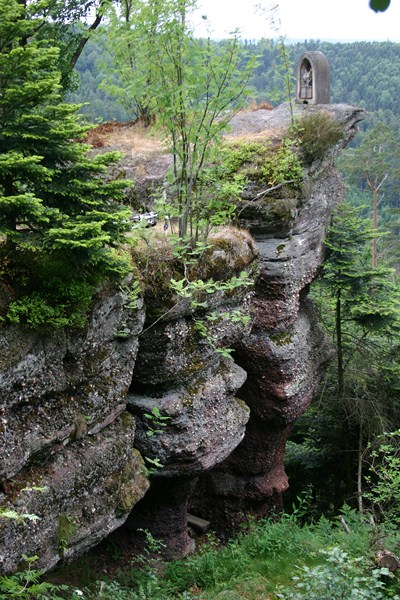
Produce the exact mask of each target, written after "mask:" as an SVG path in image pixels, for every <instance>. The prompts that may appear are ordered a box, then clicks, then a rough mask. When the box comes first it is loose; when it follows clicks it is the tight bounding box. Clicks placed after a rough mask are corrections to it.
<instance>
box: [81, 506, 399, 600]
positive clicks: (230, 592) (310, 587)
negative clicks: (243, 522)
mask: <svg viewBox="0 0 400 600" xmlns="http://www.w3.org/2000/svg"><path fill="white" fill-rule="evenodd" d="M300 512H302V508H301V507H300ZM344 516H345V518H346V522H347V523H348V524H349V526H350V528H351V533H350V534H347V533H346V532H345V531H344V530H343V528H342V527H341V525H339V523H338V522H332V521H328V520H327V519H324V518H321V519H320V520H319V521H318V522H316V523H314V524H303V525H301V523H300V519H299V517H298V516H296V515H283V516H282V517H281V518H280V519H279V520H277V519H275V520H274V519H267V520H263V521H259V522H257V523H256V522H250V523H249V524H248V525H247V526H246V529H245V530H244V532H243V533H242V534H241V535H239V536H238V537H237V538H235V539H232V540H231V541H230V542H229V543H228V544H226V545H225V546H221V545H220V544H219V543H218V540H216V539H215V537H214V536H212V534H210V535H209V538H208V540H207V541H206V542H205V543H203V544H201V546H200V548H199V549H198V551H197V552H196V553H195V554H194V555H193V556H189V557H186V558H185V559H182V560H178V561H174V562H170V563H167V564H165V563H163V564H162V567H161V569H160V571H161V573H162V574H160V571H158V572H157V570H156V568H155V565H156V564H158V565H159V566H160V563H159V562H158V561H159V558H158V557H157V548H156V549H155V552H149V553H148V554H145V555H143V557H142V558H141V559H140V560H142V563H143V564H142V567H144V568H142V569H141V570H139V569H138V568H137V566H138V565H137V563H135V565H133V568H132V569H131V570H128V571H126V572H124V573H121V574H120V576H118V578H117V579H116V580H115V581H113V582H112V583H105V582H103V583H102V584H101V589H102V595H101V597H102V598H105V600H111V599H112V600H116V599H118V600H145V599H146V600H147V598H151V599H152V600H172V599H176V600H179V599H181V600H190V599H191V598H193V599H194V598H202V599H203V600H215V599H216V598H232V599H236V598H237V599H240V598H249V599H250V600H258V599H259V598H264V597H265V598H267V597H268V598H278V597H284V598H292V597H293V598H295V597H298V598H314V597H315V598H318V599H321V600H322V598H325V597H326V598H329V599H330V598H339V597H340V598H346V599H347V598H348V599H349V600H350V598H353V597H355V598H363V597H365V598H380V597H385V598H389V597H393V598H396V597H397V596H396V595H395V594H396V592H398V587H399V586H398V583H397V581H396V579H388V578H385V579H381V578H380V576H381V575H382V574H383V573H386V571H380V570H375V569H374V563H373V560H372V553H371V549H370V535H371V529H370V526H369V525H368V524H367V523H366V522H365V521H364V520H363V519H362V518H361V517H360V516H359V515H357V514H356V513H355V512H354V511H351V510H349V509H346V510H345V513H344ZM397 538H398V534H397ZM156 543H158V542H156ZM154 558H155V559H156V562H155V561H154ZM339 566H340V567H339ZM314 569H315V581H314V582H313V578H312V574H313V573H314ZM299 570H300V572H301V575H300V576H299V575H298V572H299ZM293 577H295V578H296V580H295V581H293V579H292V578H293ZM329 580H331V582H332V583H331V589H330V590H329V591H330V592H331V595H330V596H329V595H326V596H325V595H324V594H327V586H328V582H329ZM333 580H335V582H337V586H338V587H337V595H335V594H336V588H335V586H334V584H333ZM298 586H299V587H298ZM97 590H98V585H97V586H96V589H95V590H94V591H93V592H91V593H88V600H89V599H93V600H94V598H97V597H98V591H97ZM339 590H340V591H341V592H342V594H343V595H342V596H339ZM353 590H354V591H353ZM307 593H309V594H310V595H309V596H307ZM362 593H364V594H365V595H364V596H363V595H361V594H362ZM278 594H280V596H279V595H278ZM291 594H293V596H292V595H291ZM295 594H303V595H298V596H297V595H296V596H295ZM318 594H320V595H318ZM351 594H353V595H351ZM355 594H358V595H355ZM374 594H375V595H374ZM379 594H382V596H380V595H379Z"/></svg>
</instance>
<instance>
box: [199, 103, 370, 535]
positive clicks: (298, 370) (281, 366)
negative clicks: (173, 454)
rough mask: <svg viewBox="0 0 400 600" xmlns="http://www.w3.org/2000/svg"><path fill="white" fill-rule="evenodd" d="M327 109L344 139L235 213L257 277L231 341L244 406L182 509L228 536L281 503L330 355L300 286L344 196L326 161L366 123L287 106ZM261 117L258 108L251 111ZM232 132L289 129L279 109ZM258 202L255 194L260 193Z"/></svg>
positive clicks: (343, 114) (333, 108) (314, 267)
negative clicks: (230, 446)
mask: <svg viewBox="0 0 400 600" xmlns="http://www.w3.org/2000/svg"><path fill="white" fill-rule="evenodd" d="M317 111H326V112H328V113H329V114H330V115H331V116H332V117H333V118H334V119H336V120H337V121H338V122H339V123H340V124H341V125H342V126H343V129H344V132H345V136H344V138H343V140H342V141H341V142H340V143H339V144H337V145H336V146H335V147H333V148H330V149H329V150H328V151H327V152H325V154H324V156H323V157H321V159H318V160H315V161H314V162H313V163H312V164H311V165H310V167H309V168H308V169H306V170H305V179H304V182H303V185H302V187H301V189H300V190H299V191H298V192H297V193H295V194H293V192H292V191H291V190H288V189H287V188H285V186H283V187H281V188H279V190H276V191H273V192H272V194H268V195H264V196H263V197H261V198H260V192H262V190H260V189H259V188H258V187H257V183H256V182H254V184H253V185H252V186H250V190H249V192H248V203H247V206H246V208H245V210H244V211H242V213H241V218H242V225H243V226H245V227H248V229H249V231H250V232H251V233H252V235H253V237H254V239H255V240H256V242H257V246H258V248H259V250H260V263H261V268H260V275H259V278H258V281H257V284H256V293H255V296H254V298H253V301H252V306H253V309H254V312H255V319H254V324H253V328H252V331H251V333H250V335H249V336H248V337H247V338H245V339H244V340H243V341H242V342H241V343H240V344H238V346H237V348H236V353H235V360H236V361H237V362H238V364H239V365H240V366H242V367H243V368H244V369H245V370H246V372H247V380H246V382H245V384H244V385H243V387H242V388H241V390H240V392H239V397H240V398H242V399H243V400H244V401H245V402H246V404H247V405H248V406H249V408H250V415H251V416H250V420H249V423H248V425H247V428H246V435H245V438H244V440H243V442H242V443H241V444H240V445H239V446H238V448H237V449H236V450H235V451H234V452H233V453H232V454H231V455H230V457H229V458H228V459H227V460H226V461H225V462H224V463H223V464H222V465H219V466H217V467H216V468H214V469H213V470H212V471H210V473H208V474H205V475H204V476H202V477H201V478H200V479H199V482H198V484H197V487H196V489H195V492H194V494H193V499H192V501H191V510H192V511H195V512H196V514H198V515H199V516H202V517H204V518H205V519H208V520H210V521H211V524H212V527H213V528H214V530H216V531H217V532H218V533H219V534H220V535H222V536H226V535H227V534H230V533H232V532H233V531H235V530H237V528H238V526H239V525H240V523H241V522H242V521H243V520H244V519H245V518H246V516H247V515H248V514H253V515H257V516H261V517H262V516H265V515H266V514H267V513H268V512H269V511H271V510H272V509H276V508H278V509H279V507H280V506H281V498H282V495H281V494H282V492H283V491H284V490H285V489H287V486H288V480H287V477H286V474H285V470H284V464H283V458H284V451H285V444H286V440H287V438H288V436H289V435H290V431H291V425H292V423H293V422H294V421H295V420H296V419H298V418H299V416H300V415H301V414H302V413H303V412H304V411H305V410H306V408H307V407H308V405H309V404H310V402H311V400H312V398H313V395H314V393H315V391H316V386H317V385H318V382H319V380H320V375H321V368H322V365H323V363H324V361H326V359H327V358H328V357H329V356H330V354H331V349H330V346H329V344H327V340H326V339H325V337H324V335H323V333H322V332H321V331H320V329H319V327H318V320H317V316H316V314H315V311H314V309H313V306H312V304H311V302H310V301H309V300H308V298H307V291H308V286H309V284H310V283H311V282H312V281H313V279H314V278H315V277H316V275H317V273H318V269H319V267H320V265H321V263H322V261H323V252H324V244H323V242H324V239H325V235H326V229H327V227H328V225H329V223H330V218H331V214H332V211H333V209H334V208H335V206H336V205H337V204H338V202H340V201H341V200H342V198H343V185H342V182H341V180H340V177H339V174H338V172H337V171H336V170H335V168H334V159H335V157H336V155H337V154H338V153H339V152H340V150H341V149H342V148H343V147H344V146H346V145H347V144H348V143H349V141H350V140H351V139H352V137H353V136H354V135H355V133H356V131H357V130H356V123H357V122H358V121H360V120H362V119H363V118H364V117H365V112H364V111H363V110H361V109H358V108H355V107H352V106H347V105H326V106H325V105H319V106H315V107H309V106H302V105H297V106H295V115H296V116H298V117H299V116H301V115H302V114H303V113H304V112H307V113H308V114H310V112H311V113H313V112H314V113H315V112H317ZM260 112H261V111H260ZM237 119H238V122H237V123H236V124H235V121H234V122H233V124H232V126H233V130H234V131H235V125H236V129H237V130H239V131H242V130H243V129H246V131H249V130H252V131H253V133H254V134H258V135H260V132H262V131H263V130H264V129H268V130H271V129H278V130H280V129H281V128H282V127H285V126H287V125H288V124H289V122H290V113H289V107H288V105H282V106H280V107H279V108H278V109H276V110H274V111H272V112H271V113H269V114H268V113H261V114H258V115H256V116H255V117H254V118H253V121H252V122H250V123H249V124H245V123H246V122H247V119H246V115H244V116H239V117H238V118H237ZM261 195H262V194H261Z"/></svg>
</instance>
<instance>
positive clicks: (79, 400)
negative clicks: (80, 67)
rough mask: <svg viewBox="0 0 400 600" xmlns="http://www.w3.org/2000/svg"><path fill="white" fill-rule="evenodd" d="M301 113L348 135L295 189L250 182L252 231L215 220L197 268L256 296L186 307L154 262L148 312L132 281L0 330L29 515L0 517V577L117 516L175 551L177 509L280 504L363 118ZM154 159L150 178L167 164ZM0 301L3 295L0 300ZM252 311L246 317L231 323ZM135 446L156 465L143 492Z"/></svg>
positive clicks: (280, 124) (128, 531)
mask: <svg viewBox="0 0 400 600" xmlns="http://www.w3.org/2000/svg"><path fill="white" fill-rule="evenodd" d="M295 110H296V111H297V112H298V113H301V112H302V111H304V110H307V111H317V110H327V111H329V112H330V113H331V114H332V116H333V117H334V118H335V119H337V120H338V121H339V122H340V123H342V124H343V126H344V129H345V132H346V136H345V138H344V140H343V141H342V142H341V143H340V144H338V145H336V146H335V147H333V148H331V149H329V150H328V151H327V152H326V153H325V154H324V156H323V157H322V158H321V159H319V160H317V161H314V162H313V164H311V165H310V166H309V167H307V169H306V173H305V179H304V181H303V183H302V185H301V186H299V187H296V188H293V186H286V185H282V186H280V187H278V188H277V189H275V190H273V192H271V193H270V192H267V193H264V192H265V189H264V188H263V187H262V186H265V182H264V183H262V182H261V183H260V182H259V181H251V182H250V185H249V187H248V189H247V191H246V198H245V208H244V209H243V210H242V212H241V217H240V218H241V225H242V226H244V227H245V228H247V229H248V230H249V231H250V233H251V234H252V236H253V237H251V235H250V234H249V233H247V232H246V231H235V230H234V229H226V230H225V231H224V232H222V234H220V235H216V236H215V237H214V238H212V239H211V242H212V246H211V248H210V249H209V251H208V254H207V256H206V260H205V261H204V263H203V264H202V265H199V266H198V268H199V271H198V275H199V276H200V277H201V278H202V279H204V280H206V279H207V278H209V277H213V278H214V279H215V280H219V281H222V282H227V281H229V280H232V278H235V277H238V276H239V274H240V273H242V272H243V271H245V272H247V273H248V275H249V277H250V278H252V279H256V278H257V283H256V288H255V293H254V292H253V291H252V290H251V288H249V287H246V286H243V285H242V286H237V287H235V286H233V288H229V286H228V288H224V286H221V288H220V289H216V290H214V292H213V293H212V294H208V293H207V292H206V291H204V292H199V294H198V295H197V297H196V302H197V304H193V303H192V302H191V301H190V299H185V298H179V297H177V296H176V294H174V293H172V292H171V289H170V287H169V285H167V284H168V279H169V273H170V271H169V266H168V264H167V262H168V261H166V262H165V263H163V264H162V265H161V267H160V268H158V269H157V270H156V271H155V272H154V273H155V277H154V280H153V284H152V285H150V286H149V287H148V289H147V291H146V294H145V306H143V302H142V301H141V300H139V301H138V306H137V307H134V306H133V304H132V302H131V301H130V300H129V282H127V285H126V290H125V288H124V291H121V290H115V289H103V290H101V291H99V294H98V297H97V300H96V302H95V305H94V307H93V310H92V313H91V316H90V319H89V323H88V326H87V328H86V329H85V330H83V331H79V332H76V331H73V332H72V331H57V332H45V331H42V332H40V333H39V332H33V331H29V330H26V329H23V328H22V327H19V326H16V325H13V326H3V327H2V328H1V329H0V345H1V355H0V390H1V407H0V409H1V415H0V416H1V424H0V450H1V461H0V473H1V487H0V510H1V511H2V512H3V515H4V511H8V513H7V512H6V513H5V514H6V515H7V514H8V515H9V516H12V513H11V512H10V511H15V513H18V514H20V515H21V514H22V515H23V514H25V515H36V516H37V517H39V520H35V521H31V520H29V517H25V521H26V524H23V523H21V520H22V517H21V518H20V519H19V520H15V519H9V518H7V517H6V516H3V517H2V520H1V533H2V536H1V539H0V570H1V571H2V572H9V571H13V570H15V569H16V568H18V566H20V561H21V556H22V554H27V555H34V554H36V555H38V556H39V561H38V566H39V567H41V568H44V569H48V568H51V567H52V566H53V565H54V564H55V563H56V562H57V561H58V560H60V558H62V557H71V556H74V555H76V554H78V553H80V552H82V551H83V550H84V549H86V548H89V547H90V546H92V545H94V544H96V543H97V542H98V541H100V540H101V539H102V538H104V537H105V536H106V535H107V534H108V533H109V532H111V531H113V530H115V529H116V528H118V527H119V526H120V525H121V524H123V523H124V522H126V525H124V528H125V529H124V534H123V536H124V539H125V541H127V542H128V543H130V544H136V543H137V536H136V529H137V528H138V527H140V528H142V529H149V530H150V531H152V532H153V533H154V534H155V535H156V536H158V537H161V538H163V539H164V541H165V542H166V543H167V554H168V555H169V556H176V555H177V554H184V553H186V552H189V551H190V550H191V548H192V546H193V542H192V540H191V539H190V538H189V537H188V532H187V509H188V506H191V507H192V509H193V511H196V513H197V514H199V515H200V516H204V517H205V518H207V519H210V520H211V521H212V524H213V527H214V528H215V529H216V530H217V531H219V532H220V533H226V532H230V531H233V530H234V528H235V527H236V526H237V524H238V523H239V521H240V520H242V519H243V518H244V516H245V514H247V513H249V512H250V513H251V512H252V513H254V514H258V515H264V514H265V513H266V511H267V510H268V509H270V508H271V507H272V506H276V505H279V498H280V494H281V492H282V491H283V490H284V489H286V487H287V479H286V475H285V473H284V468H283V453H284V447H285V441H286V439H287V436H288V434H289V432H290V427H291V424H292V423H293V421H294V420H295V419H297V418H298V416H299V415H300V414H301V413H302V412H303V411H304V410H305V408H306V407H307V405H308V404H309V402H310V400H311V398H312V395H313V393H314V391H315V388H316V385H317V383H318V380H319V376H320V370H321V364H322V363H323V361H324V360H325V359H326V356H327V354H328V353H329V348H328V347H327V346H326V343H325V340H324V337H323V335H322V333H321V332H320V331H319V329H318V327H317V325H316V317H315V315H314V312H313V308H312V305H311V304H310V302H309V301H308V300H307V288H308V286H309V284H310V282H311V281H312V280H313V279H314V278H315V276H316V274H317V272H318V268H319V266H320V264H321V262H322V260H323V240H324V236H325V233H326V227H327V225H328V224H329V220H330V215H331V212H332V210H333V208H334V206H335V205H336V204H337V202H338V201H339V200H340V198H341V197H342V186H341V182H340V179H339V177H338V174H337V172H336V171H335V169H334V166H333V161H334V158H335V155H336V154H337V152H338V151H339V150H340V148H341V146H342V145H344V144H346V143H347V142H348V141H349V139H350V138H351V137H352V136H353V135H354V133H355V123H356V122H357V121H358V120H360V119H361V118H363V111H361V110H359V109H356V108H354V107H349V106H342V105H336V106H325V107H321V106H317V107H304V106H297V107H295ZM288 123H289V110H288V106H286V105H283V106H281V107H279V108H278V109H276V110H274V111H266V110H260V111H256V112H248V113H244V114H242V115H237V116H236V117H235V119H234V120H233V121H232V133H231V135H241V134H243V133H246V134H247V135H249V134H250V137H251V135H253V136H255V137H256V138H257V139H262V138H263V136H267V137H271V132H272V135H275V134H281V132H282V130H283V129H284V128H285V127H286V126H287V125H288ZM132 160H133V158H132V155H131V156H130V158H129V157H128V158H127V159H126V161H125V165H124V166H123V169H124V171H125V173H128V172H129V169H130V161H131V162H132ZM134 162H135V168H137V160H136V159H135V161H134ZM156 164H157V180H158V179H159V177H160V173H159V170H160V169H161V166H160V165H164V167H165V168H166V167H167V165H168V164H169V161H168V160H167V159H166V158H163V159H162V160H160V161H157V163H156ZM146 165H147V167H148V168H149V161H147V163H146ZM149 178H150V179H152V180H153V179H154V177H153V178H152V174H151V172H149ZM141 185H143V189H147V187H146V177H145V176H144V175H143V181H141ZM260 186H261V188H260ZM138 189H139V188H138ZM258 255H259V256H258ZM258 260H260V271H259V274H258V271H257V268H258V267H257V265H258ZM147 266H148V265H146V269H147ZM6 296H7V295H5V297H4V298H3V296H2V292H1V290H0V308H1V306H2V305H4V304H6V302H7V297H6ZM246 313H251V314H252V315H253V321H249V322H246V320H243V319H241V318H240V315H241V314H242V315H244V314H246ZM232 314H235V318H234V319H232V318H231V315H232ZM207 317H210V318H209V319H208V318H207ZM227 347H230V348H233V347H234V348H235V349H236V351H235V354H234V360H235V362H234V361H233V360H232V358H229V357H228V356H227V353H226V352H225V351H224V348H227ZM246 375H247V379H246ZM237 397H238V398H240V399H238V398H237ZM249 408H250V420H248V419H249ZM246 423H247V425H246ZM239 444H240V445H239ZM141 455H142V456H143V457H144V460H145V461H146V462H147V466H148V467H150V466H151V465H153V466H154V469H152V473H151V486H150V489H149V490H148V488H149V481H148V471H147V469H145V467H144V462H143V459H142V456H141ZM154 463H155V464H154ZM157 465H161V467H157ZM194 489H195V493H193V490H194ZM147 490H148V491H147Z"/></svg>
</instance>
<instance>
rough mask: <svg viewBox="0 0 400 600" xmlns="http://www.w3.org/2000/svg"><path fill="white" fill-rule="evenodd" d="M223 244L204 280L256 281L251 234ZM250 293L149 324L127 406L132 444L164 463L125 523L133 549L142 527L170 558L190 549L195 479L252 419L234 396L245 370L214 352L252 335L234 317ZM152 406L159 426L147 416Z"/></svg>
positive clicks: (218, 296) (186, 308) (215, 297)
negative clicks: (133, 428) (247, 277)
mask: <svg viewBox="0 0 400 600" xmlns="http://www.w3.org/2000/svg"><path fill="white" fill-rule="evenodd" d="M224 240H225V243H224V244H223V248H221V247H218V243H217V244H216V247H214V249H213V250H212V251H211V255H210V256H209V257H208V258H207V265H208V268H209V269H210V273H209V274H208V275H207V274H206V275H205V279H208V278H209V277H211V275H213V276H214V278H215V277H216V272H217V273H220V274H221V275H223V280H225V281H226V280H229V278H230V277H234V276H239V274H240V272H242V271H243V270H245V271H247V272H248V273H249V274H251V275H252V276H253V275H254V271H255V266H256V265H257V259H258V254H257V252H256V249H255V247H254V245H253V243H252V241H251V238H250V236H249V235H248V234H245V233H243V232H239V231H235V230H231V231H230V232H229V234H226V235H225V237H224ZM214 242H215V240H214ZM217 276H218V275H217ZM252 294H253V292H252V291H251V290H249V288H248V287H246V286H239V287H237V288H233V289H228V290H226V289H221V290H220V291H218V292H217V293H215V294H212V296H211V295H210V297H209V298H207V294H206V295H205V296H204V298H197V299H196V300H197V301H200V300H201V304H202V307H201V309H199V308H198V307H197V306H191V304H190V302H187V301H186V302H183V303H182V304H180V305H178V306H177V304H176V303H175V305H174V306H175V308H174V311H173V317H174V318H173V320H171V314H172V313H171V311H169V312H168V310H165V311H164V313H165V316H164V318H163V319H161V321H159V322H154V323H146V329H145V330H144V332H143V334H142V336H141V345H140V350H139V354H138V358H137V364H136V368H135V372H134V377H133V381H132V387H131V391H130V394H129V396H128V398H129V407H130V410H131V411H132V412H133V414H134V416H135V419H136V421H137V435H136V444H137V447H138V448H139V450H140V452H141V453H142V454H143V456H146V457H148V458H150V459H151V460H155V459H157V461H159V463H161V465H162V466H161V467H160V468H157V469H156V470H155V471H154V472H153V478H152V484H151V489H150V491H149V493H148V494H147V495H146V497H145V498H144V499H143V501H142V502H141V503H140V504H139V505H138V506H137V507H136V508H135V510H134V511H132V514H131V515H130V517H129V519H128V522H127V526H126V529H127V530H128V532H129V535H130V543H133V544H134V545H137V543H138V539H137V535H136V534H135V532H136V529H137V528H138V527H140V528H143V525H142V523H147V526H148V527H149V529H150V531H151V532H152V534H153V535H154V536H155V537H157V538H160V539H163V541H164V543H165V544H166V548H165V551H164V554H165V556H167V557H168V558H173V557H177V556H179V555H181V554H187V553H188V552H190V551H191V550H192V548H193V540H191V539H190V538H189V536H188V530H187V504H188V501H189V498H190V495H191V491H192V489H193V483H194V481H193V480H194V478H196V477H197V476H198V475H199V474H200V473H203V472H204V471H207V470H208V469H210V468H211V467H214V466H215V465H216V464H219V463H221V462H222V461H224V460H225V459H226V458H227V457H228V456H229V455H230V453H231V452H232V451H233V449H234V448H236V446H237V445H238V444H239V442H240V441H241V440H242V439H243V436H244V433H245V425H246V423H247V421H248V418H249V410H248V407H247V406H246V404H245V403H244V402H242V401H240V400H238V399H237V398H236V397H235V395H236V392H237V390H238V389H239V388H240V387H242V385H243V383H244V381H245V379H246V373H245V371H244V370H243V369H242V368H241V367H239V366H238V365H237V364H235V362H234V361H233V360H232V359H231V358H229V357H224V356H223V355H222V354H221V353H218V352H216V348H219V349H222V348H224V347H232V345H234V344H237V343H238V342H239V340H240V339H242V338H243V337H244V336H246V335H247V333H248V332H249V331H250V322H248V321H247V320H245V321H244V322H242V321H241V320H240V319H239V320H235V319H232V318H231V315H232V314H233V312H234V311H235V314H237V313H241V314H243V315H247V314H248V313H249V304H250V299H251V296H252ZM166 309H167V307H166ZM211 316H212V320H211V321H210V319H208V318H207V317H211ZM199 322H201V323H202V325H205V326H206V327H207V334H206V335H205V334H204V332H201V331H199V326H198V325H199ZM155 408H156V409H157V410H158V411H160V413H161V415H162V417H163V419H164V420H163V421H160V420H158V419H157V418H156V417H155V416H154V417H149V415H152V411H154V409H155ZM139 541H140V536H139Z"/></svg>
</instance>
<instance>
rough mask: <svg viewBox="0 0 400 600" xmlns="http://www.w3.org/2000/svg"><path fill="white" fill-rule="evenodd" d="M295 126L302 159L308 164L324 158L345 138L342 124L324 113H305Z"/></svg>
mask: <svg viewBox="0 0 400 600" xmlns="http://www.w3.org/2000/svg"><path fill="white" fill-rule="evenodd" d="M295 124H296V136H297V139H298V140H299V142H300V153H301V157H302V159H303V161H304V162H305V163H306V164H311V163H312V162H313V161H314V160H317V159H319V158H322V157H323V155H324V154H325V152H326V151H327V150H329V148H332V147H333V146H335V144H337V143H338V142H339V141H340V140H341V139H342V138H343V136H344V130H343V127H342V126H341V125H340V123H338V122H337V121H336V119H334V118H333V117H332V116H331V115H330V114H329V113H327V112H324V111H318V112H315V113H314V112H313V113H305V114H304V115H303V116H302V117H301V118H300V119H297V120H296V122H295Z"/></svg>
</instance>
